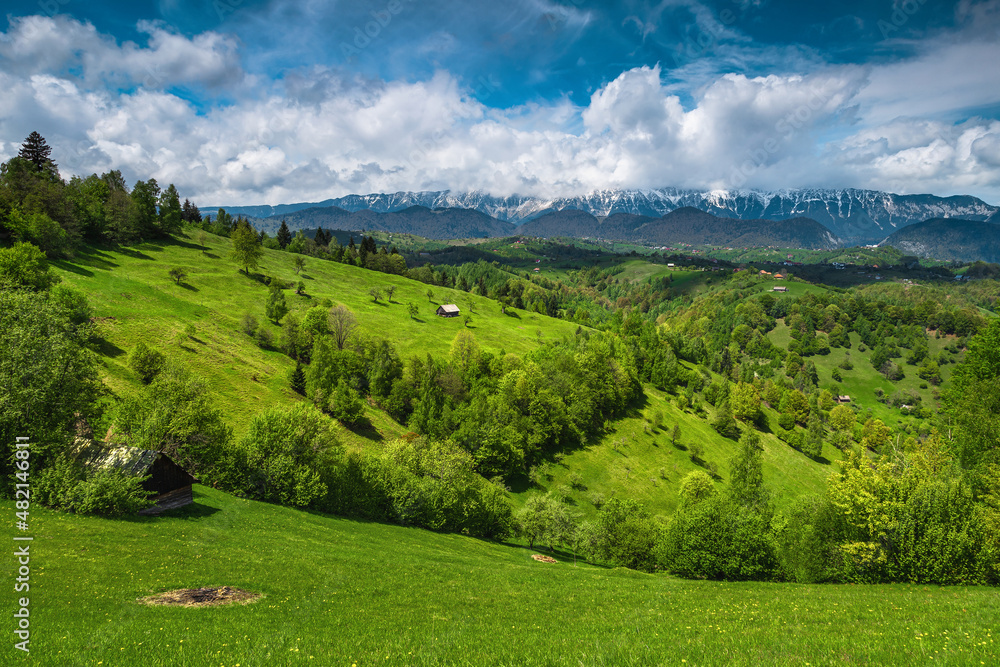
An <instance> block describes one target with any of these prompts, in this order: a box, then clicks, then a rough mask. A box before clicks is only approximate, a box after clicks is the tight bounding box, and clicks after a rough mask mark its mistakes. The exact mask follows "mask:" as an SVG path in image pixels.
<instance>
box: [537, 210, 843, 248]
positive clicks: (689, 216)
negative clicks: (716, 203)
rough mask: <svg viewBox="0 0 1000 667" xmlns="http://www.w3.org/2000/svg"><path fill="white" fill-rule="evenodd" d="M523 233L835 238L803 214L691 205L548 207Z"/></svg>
mask: <svg viewBox="0 0 1000 667" xmlns="http://www.w3.org/2000/svg"><path fill="white" fill-rule="evenodd" d="M518 232H519V233H521V234H525V235H529V236H575V237H599V238H603V239H613V240H618V241H634V242H638V243H647V244H651V245H659V246H663V245H672V244H677V243H689V244H691V245H702V244H706V245H723V246H747V247H750V246H755V247H760V246H780V247H792V248H810V249H817V248H835V247H837V246H838V245H840V240H839V239H838V238H837V237H836V236H835V235H834V234H833V233H831V232H830V230H829V229H827V228H826V227H824V226H823V225H821V224H819V223H818V222H816V221H815V220H810V219H809V218H792V219H790V220H761V219H756V220H741V219H738V218H725V217H721V216H716V215H712V214H711V213H706V212H705V211H701V210H699V209H696V208H693V207H691V206H685V207H683V208H679V209H675V210H673V211H671V212H669V213H667V214H665V215H663V216H661V217H658V218H653V217H650V216H644V215H633V214H631V213H614V214H612V215H609V216H608V217H606V218H604V219H603V220H599V219H598V218H596V217H595V216H593V215H591V214H590V213H587V212H585V211H576V210H570V209H566V210H562V211H553V212H551V213H547V214H545V215H543V216H540V217H538V218H535V219H534V220H531V221H529V222H526V223H524V224H523V225H521V226H520V227H518Z"/></svg>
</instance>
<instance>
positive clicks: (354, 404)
mask: <svg viewBox="0 0 1000 667" xmlns="http://www.w3.org/2000/svg"><path fill="white" fill-rule="evenodd" d="M327 410H328V411H329V413H330V415H331V416H332V417H333V418H334V419H336V420H338V421H340V422H343V423H345V424H360V423H361V422H363V421H364V420H365V404H364V402H363V401H362V400H361V396H360V395H359V394H358V392H357V390H356V389H354V387H352V386H351V385H350V384H349V383H348V382H347V379H346V378H343V377H342V378H340V380H339V381H338V382H337V387H336V388H335V389H334V391H333V396H332V397H331V398H330V402H329V404H328V406H327Z"/></svg>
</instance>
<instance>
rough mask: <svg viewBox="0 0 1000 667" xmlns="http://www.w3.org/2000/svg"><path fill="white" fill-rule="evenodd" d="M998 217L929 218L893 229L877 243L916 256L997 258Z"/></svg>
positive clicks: (999, 247)
mask: <svg viewBox="0 0 1000 667" xmlns="http://www.w3.org/2000/svg"><path fill="white" fill-rule="evenodd" d="M998 223H1000V220H998V221H997V223H994V222H974V221H972V220H953V219H947V218H933V219H931V220H925V221H923V222H918V223H917V224H915V225H910V226H908V227H904V228H903V229H900V230H898V231H896V232H893V233H892V234H891V235H890V236H889V237H888V238H887V239H885V240H884V241H883V242H882V243H881V244H880V245H890V246H892V247H894V248H899V249H900V250H902V251H903V252H905V253H907V254H911V255H917V256H918V257H930V258H933V259H945V260H957V261H960V262H974V261H976V260H982V261H984V262H1000V224H998Z"/></svg>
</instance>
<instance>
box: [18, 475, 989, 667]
mask: <svg viewBox="0 0 1000 667" xmlns="http://www.w3.org/2000/svg"><path fill="white" fill-rule="evenodd" d="M0 506H2V507H3V511H4V513H5V515H7V516H10V515H11V514H12V513H13V511H14V508H13V503H12V502H10V501H4V502H2V503H0ZM31 516H32V524H31V531H30V534H31V535H33V536H34V538H35V540H34V542H33V543H32V560H31V566H32V570H31V577H32V578H31V592H30V598H31V623H32V625H31V631H32V634H31V644H30V647H31V653H30V654H29V655H28V656H24V655H23V654H22V653H21V652H20V651H16V650H14V649H13V647H12V644H13V642H12V641H11V642H9V643H8V644H7V646H6V647H5V648H4V649H3V650H4V652H5V658H4V664H22V663H25V664H36V665H53V666H58V667H67V666H75V665H81V666H82V665H88V666H89V665H106V666H108V667H111V666H116V665H123V666H129V667H133V666H143V667H146V666H149V667H160V666H163V667H167V666H174V665H190V666H201V665H204V666H206V667H209V666H211V667H220V666H221V667H234V666H235V665H240V667H252V666H264V665H300V664H301V665H347V666H354V665H356V666H357V667H364V666H366V665H719V664H729V665H788V664H799V665H805V664H810V665H840V664H897V665H912V664H916V663H927V664H956V665H958V664H961V665H981V664H982V665H995V664H997V663H998V661H1000V646H998V645H997V644H998V642H1000V637H994V636H993V634H994V633H995V632H997V631H998V629H1000V628H998V625H997V620H998V616H997V613H996V591H995V590H993V589H986V588H974V587H973V588H939V587H935V586H912V585H890V586H833V585H830V586H824V585H814V586H806V585H793V584H758V583H718V582H709V581H685V580H681V579H675V578H672V577H669V576H666V575H648V574H642V573H639V572H634V571H629V570H624V569H603V568H598V567H594V566H590V565H584V564H578V565H577V564H574V563H573V562H572V559H565V558H563V557H562V556H561V555H560V554H556V556H557V559H558V560H560V561H561V562H559V563H556V564H546V563H539V562H535V561H534V560H532V559H531V557H530V556H531V553H532V551H529V550H527V549H525V548H523V547H517V546H509V545H497V544H492V543H488V542H481V541H477V540H474V539H471V538H467V537H463V536H459V535H442V534H437V533H432V532H428V531H424V530H418V529H411V528H400V527H392V526H385V525H379V524H371V523H358V522H352V521H347V520H343V519H337V518H332V517H327V516H323V515H318V514H311V513H306V512H301V511H297V510H293V509H288V508H283V507H278V506H274V505H267V504H264V503H258V502H253V501H246V500H241V499H237V498H234V497H232V496H229V495H227V494H224V493H221V492H219V491H215V490H213V489H210V488H206V487H202V486H196V487H195V504H194V505H191V506H188V507H186V508H182V509H180V510H174V511H172V512H169V513H167V514H165V515H163V516H161V517H158V518H151V517H145V518H142V517H140V518H133V519H129V520H107V519H100V518H94V517H80V516H73V515H67V514H61V513H57V512H52V511H47V510H44V509H41V508H33V511H32V515H31ZM15 567H16V566H15V563H14V559H12V558H6V559H4V574H5V577H6V578H7V581H11V580H12V579H13V577H14V569H15ZM220 585H228V586H235V587H239V588H243V589H247V590H250V591H253V592H257V593H262V594H263V596H264V597H263V598H261V599H260V600H258V601H256V602H254V603H250V604H246V605H242V604H234V605H227V606H216V607H201V608H196V607H165V606H146V605H143V604H139V603H138V602H137V599H138V598H141V597H144V596H147V595H150V594H154V593H159V592H163V591H167V590H172V589H177V588H199V587H203V586H220ZM9 608H10V607H8V609H9ZM8 618H10V617H9V616H8ZM15 660H16V662H15ZM931 661H932V662H931Z"/></svg>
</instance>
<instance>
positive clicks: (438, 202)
mask: <svg viewBox="0 0 1000 667" xmlns="http://www.w3.org/2000/svg"><path fill="white" fill-rule="evenodd" d="M328 206H337V207H339V208H342V209H345V210H347V211H361V210H365V209H370V210H372V211H375V212H379V213H386V212H392V211H401V210H403V209H406V208H409V207H411V206H425V207H427V208H430V209H441V208H462V209H474V210H477V211H479V212H481V213H485V214H486V215H488V216H490V217H493V218H496V219H497V220H501V221H504V222H511V223H513V224H515V225H518V224H521V223H524V222H527V221H528V220H531V219H533V218H536V217H538V216H540V215H542V214H544V213H546V212H550V211H562V210H565V209H577V210H581V211H586V212H587V213H590V214H591V215H594V216H596V217H598V218H604V217H607V216H609V215H612V214H615V213H630V214H634V215H645V216H649V217H660V216H663V215H664V214H666V213H669V212H671V211H674V210H676V209H678V208H682V207H685V206H690V207H693V208H697V209H700V210H702V211H705V212H707V213H712V214H713V215H717V216H720V217H727V218H738V219H741V220H751V219H765V220H788V219H791V218H798V217H806V218H812V219H813V220H816V221H817V222H819V223H820V224H822V225H824V226H826V227H827V228H828V229H830V231H832V232H833V233H834V234H835V235H837V236H838V237H840V238H841V239H842V240H844V241H845V242H849V243H862V242H863V243H873V242H878V241H881V240H883V239H884V238H886V237H887V236H889V235H890V234H891V233H892V232H894V231H895V230H896V229H899V228H902V227H905V226H907V225H911V224H914V223H916V222H921V221H923V220H927V219H930V218H959V219H967V220H976V221H985V220H987V219H988V218H991V216H992V220H993V221H996V220H997V219H998V217H997V215H998V211H1000V207H997V206H992V205H990V204H987V203H986V202H984V201H982V200H981V199H977V198H976V197H971V196H953V197H937V196H935V195H898V194H892V193H888V192H879V191H876V190H857V189H843V190H824V189H802V190H778V191H771V192H765V191H760V190H712V191H699V190H682V189H679V188H657V189H649V190H597V191H594V192H591V193H590V194H587V195H583V196H579V197H564V198H556V199H546V198H541V197H528V196H521V195H511V196H506V197H496V196H493V195H489V194H486V193H483V192H451V191H449V190H445V191H440V192H395V193H391V194H386V193H379V194H367V195H348V196H346V197H340V198H337V199H329V200H326V201H323V202H318V203H308V204H287V205H281V206H273V207H272V206H249V207H240V206H236V207H232V208H229V207H227V208H226V210H227V211H229V212H230V213H232V214H236V213H242V214H244V215H250V216H254V217H264V216H267V215H271V216H274V215H279V216H280V215H285V214H288V213H291V212H294V211H300V210H303V209H306V208H316V207H328ZM215 210H216V209H215V208H211V207H209V208H203V209H202V211H203V212H205V213H214V212H215Z"/></svg>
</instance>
